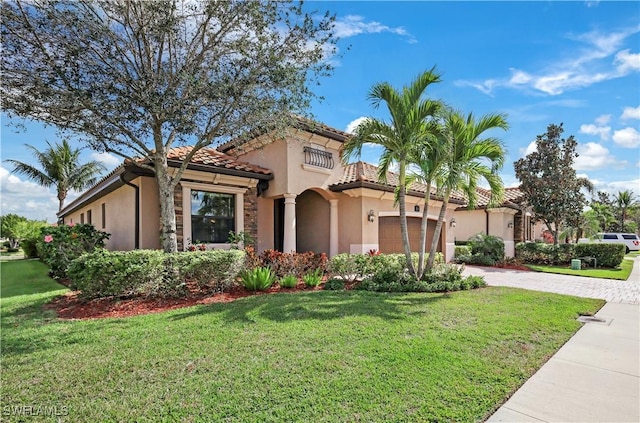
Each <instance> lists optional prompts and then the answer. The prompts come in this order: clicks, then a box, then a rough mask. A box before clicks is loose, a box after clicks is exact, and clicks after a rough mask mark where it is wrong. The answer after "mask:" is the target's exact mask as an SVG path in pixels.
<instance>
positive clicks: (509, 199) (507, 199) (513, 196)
mask: <svg viewBox="0 0 640 423" xmlns="http://www.w3.org/2000/svg"><path fill="white" fill-rule="evenodd" d="M476 191H477V192H478V202H477V204H476V205H477V206H478V207H486V206H487V205H488V204H489V201H490V200H491V190H488V189H484V188H476ZM523 198H524V194H523V193H522V191H520V188H518V187H511V188H505V189H504V199H503V203H502V204H503V205H509V204H511V205H513V203H520V202H521V201H522V200H523Z"/></svg>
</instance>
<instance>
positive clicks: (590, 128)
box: [580, 123, 611, 140]
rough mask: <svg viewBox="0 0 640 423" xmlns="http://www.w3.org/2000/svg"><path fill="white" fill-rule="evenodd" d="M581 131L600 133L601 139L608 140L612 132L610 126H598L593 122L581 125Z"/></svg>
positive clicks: (583, 132) (590, 133)
mask: <svg viewBox="0 0 640 423" xmlns="http://www.w3.org/2000/svg"><path fill="white" fill-rule="evenodd" d="M580 133H582V134H588V135H598V136H599V137H600V139H601V140H608V139H609V134H611V127H610V126H597V125H594V124H592V123H590V124H588V125H580Z"/></svg>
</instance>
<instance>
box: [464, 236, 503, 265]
mask: <svg viewBox="0 0 640 423" xmlns="http://www.w3.org/2000/svg"><path fill="white" fill-rule="evenodd" d="M469 244H470V245H471V255H472V256H485V257H488V258H489V259H491V262H492V263H491V264H492V265H493V264H495V263H496V262H498V261H500V260H502V259H503V258H504V241H503V240H502V238H498V237H497V236H493V235H485V234H478V235H475V236H473V237H472V238H471V239H470V240H469ZM485 263H489V260H485Z"/></svg>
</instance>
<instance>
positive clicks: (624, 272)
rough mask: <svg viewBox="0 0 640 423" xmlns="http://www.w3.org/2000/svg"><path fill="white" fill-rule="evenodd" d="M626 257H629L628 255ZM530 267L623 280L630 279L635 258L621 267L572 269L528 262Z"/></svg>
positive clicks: (538, 269) (589, 276) (540, 270)
mask: <svg viewBox="0 0 640 423" xmlns="http://www.w3.org/2000/svg"><path fill="white" fill-rule="evenodd" d="M626 257H629V255H627V256H626ZM526 266H527V267H528V268H529V269H531V270H535V271H536V272H544V273H558V274H561V275H574V276H585V277H588V278H602V279H618V280H621V281H626V280H627V279H629V275H630V274H631V270H632V269H633V260H627V259H625V260H622V264H621V265H620V268H619V269H602V268H596V269H594V268H588V269H581V270H572V269H571V267H567V266H546V265H541V264H527V265H526Z"/></svg>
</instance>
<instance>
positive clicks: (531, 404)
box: [469, 258, 640, 423]
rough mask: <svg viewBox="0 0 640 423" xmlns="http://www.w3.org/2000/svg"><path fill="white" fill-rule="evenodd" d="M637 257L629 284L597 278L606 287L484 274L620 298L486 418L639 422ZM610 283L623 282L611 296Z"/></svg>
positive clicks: (499, 281)
mask: <svg viewBox="0 0 640 423" xmlns="http://www.w3.org/2000/svg"><path fill="white" fill-rule="evenodd" d="M634 261H635V263H634V268H633V271H632V274H631V276H630V278H629V280H627V281H626V283H625V282H623V281H606V280H597V281H605V285H606V288H604V287H603V286H600V288H598V287H597V285H598V284H596V286H595V287H593V286H591V285H592V284H593V282H594V281H590V282H586V281H584V279H587V278H578V277H560V278H555V276H558V275H548V274H543V273H533V274H532V273H530V272H523V275H517V274H516V275H514V274H511V272H510V273H509V274H505V273H502V272H500V273H499V274H497V273H493V274H492V273H491V272H481V273H485V274H484V275H483V276H485V279H486V280H487V283H488V284H489V285H508V286H519V287H521V288H525V289H536V288H537V287H538V288H542V289H540V290H543V291H548V292H558V293H569V292H567V291H571V292H572V293H573V295H576V294H577V295H578V296H591V294H595V295H592V297H593V298H603V299H607V300H609V301H611V300H612V299H614V298H615V299H614V301H615V300H617V301H616V302H609V303H607V304H605V306H604V307H603V308H602V309H601V310H600V311H599V312H598V313H596V317H597V318H598V320H601V321H591V322H588V323H585V324H584V326H583V327H582V328H580V330H578V332H577V333H576V334H575V335H574V336H573V337H572V338H571V339H570V340H569V341H568V342H567V343H566V344H565V345H564V346H563V347H562V348H560V350H559V351H558V352H557V353H556V354H555V355H554V356H553V357H552V358H551V359H550V360H549V361H548V362H547V363H545V365H544V366H542V368H541V369H540V370H538V372H537V373H536V374H534V375H533V376H532V377H531V378H530V379H529V380H528V381H527V382H525V384H524V385H522V387H521V388H520V389H519V390H518V391H516V393H515V394H513V396H512V397H511V398H510V399H509V400H508V401H507V402H506V403H505V404H504V405H503V406H502V407H500V408H499V409H498V411H496V412H495V413H494V414H493V415H492V416H491V417H490V418H489V419H488V420H487V421H488V422H635V423H637V422H640V305H638V297H637V292H638V286H639V285H640V258H636V259H635V260H634ZM469 270H471V272H469V273H472V274H476V270H474V269H469ZM478 273H480V272H479V271H478ZM525 275H526V277H519V276H525ZM549 276H552V277H553V278H549ZM536 277H537V278H538V279H539V280H540V281H539V282H535V281H533V279H535V278H536ZM523 280H526V281H523ZM550 281H551V282H556V284H553V283H550ZM611 282H616V283H617V282H620V283H621V285H618V286H614V290H615V293H613V294H612V292H611ZM567 284H569V286H567ZM523 285H525V286H523ZM553 285H555V287H554V286H553ZM611 296H613V298H611Z"/></svg>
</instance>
